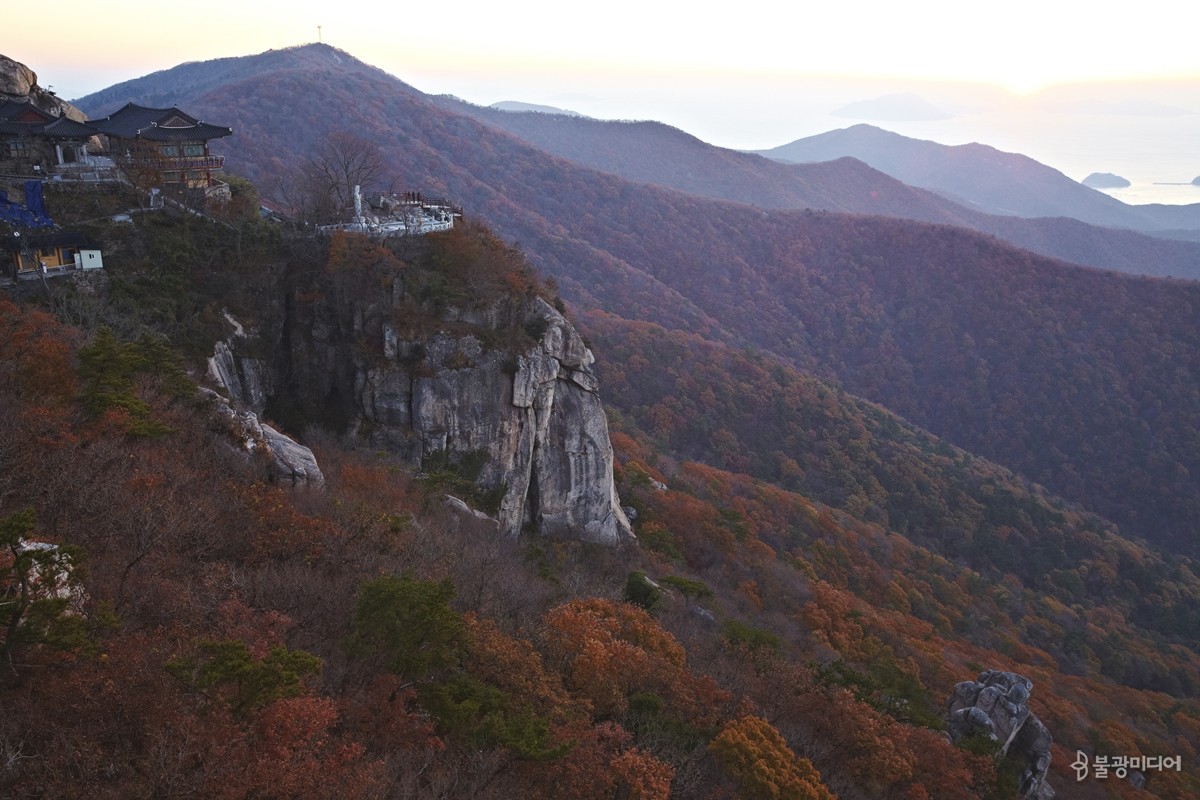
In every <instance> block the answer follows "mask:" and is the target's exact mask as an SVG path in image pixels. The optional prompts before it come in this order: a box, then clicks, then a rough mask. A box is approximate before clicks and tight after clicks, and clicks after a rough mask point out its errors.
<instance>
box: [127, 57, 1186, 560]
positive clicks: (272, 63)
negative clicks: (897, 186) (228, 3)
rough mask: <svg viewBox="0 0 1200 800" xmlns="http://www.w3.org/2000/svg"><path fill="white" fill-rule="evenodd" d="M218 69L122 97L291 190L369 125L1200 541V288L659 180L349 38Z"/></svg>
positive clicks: (977, 441) (753, 326)
mask: <svg viewBox="0 0 1200 800" xmlns="http://www.w3.org/2000/svg"><path fill="white" fill-rule="evenodd" d="M216 65H217V67H219V68H218V69H215V71H213V73H212V74H211V75H209V76H208V78H206V79H205V80H204V81H200V80H199V79H198V78H197V77H196V73H197V72H198V71H203V70H202V69H201V68H202V66H203V65H189V66H188V67H187V69H186V70H184V71H183V72H180V73H179V74H175V73H173V72H172V71H169V72H167V73H165V74H162V75H156V76H151V77H149V78H145V79H141V80H140V81H137V82H132V83H130V84H125V85H123V86H121V87H117V88H116V89H114V90H112V91H121V92H125V93H128V92H130V91H144V92H146V93H148V94H149V95H151V96H154V97H161V98H163V99H164V100H165V99H171V100H173V101H180V102H186V103H187V104H188V105H189V106H192V107H195V108H197V109H199V110H200V111H201V112H203V113H204V115H205V116H207V117H210V118H212V119H220V120H222V121H223V122H226V123H232V124H233V125H234V127H235V128H236V129H237V130H238V131H239V135H238V136H237V137H234V138H233V139H230V140H229V143H230V154H231V158H236V159H237V160H238V162H239V163H240V164H242V165H243V166H244V167H245V169H246V171H247V172H249V173H250V174H251V175H252V176H254V177H256V178H259V179H260V180H261V181H262V182H263V184H264V187H263V190H264V191H266V192H268V193H269V192H270V191H272V190H273V189H274V190H278V191H280V192H282V193H283V194H286V191H285V190H286V188H287V187H286V186H282V185H281V184H280V181H279V176H287V175H288V174H290V173H293V172H294V171H295V168H296V167H297V166H298V165H299V164H302V163H303V161H304V160H305V159H306V158H309V157H311V156H313V155H315V154H317V153H318V152H319V150H320V148H321V146H322V142H323V141H325V140H326V138H327V137H328V136H329V134H331V133H332V132H334V131H335V130H342V129H345V128H346V127H347V126H348V127H349V129H350V130H353V131H354V134H355V136H358V137H360V138H361V139H362V140H363V141H364V142H366V143H367V144H369V145H371V146H374V147H377V148H378V149H379V152H380V154H381V155H382V156H383V157H384V160H385V161H386V163H387V164H388V165H389V171H388V173H387V174H386V175H384V176H383V178H382V180H381V181H380V183H381V184H390V185H392V186H394V187H407V186H421V187H425V189H426V190H427V191H428V192H429V193H430V194H439V195H446V196H451V197H454V198H456V200H458V201H460V202H461V203H463V204H464V205H466V206H467V207H469V208H470V209H471V213H472V214H474V215H478V216H479V217H481V218H483V219H486V220H487V221H488V222H489V223H490V224H492V225H494V226H495V227H496V228H497V230H498V231H499V232H500V233H501V234H502V235H504V236H506V237H507V238H509V239H510V240H512V241H517V242H521V243H522V244H524V245H525V246H526V247H527V249H528V250H529V252H530V253H531V257H532V258H533V259H534V261H535V264H537V265H538V266H539V267H540V268H541V269H543V270H544V271H545V272H546V273H547V274H548V275H550V276H552V277H553V278H554V279H555V280H557V281H558V282H559V284H560V285H561V287H562V291H563V293H564V295H565V296H566V297H567V298H568V299H572V300H575V301H577V302H579V303H581V304H586V305H589V306H595V307H598V308H603V309H605V310H608V311H610V312H612V313H615V314H618V315H619V316H622V317H624V318H627V319H645V320H652V321H655V322H658V323H660V324H663V325H666V326H668V327H671V328H679V329H682V330H686V331H689V332H692V333H697V334H700V335H703V336H706V337H708V338H712V339H715V340H718V341H725V342H728V343H735V344H741V345H753V346H756V347H759V348H761V349H762V350H764V351H765V352H768V353H770V354H772V355H774V356H775V357H777V358H779V359H780V360H782V361H784V362H785V363H789V364H792V365H794V366H798V367H801V368H803V369H806V370H810V371H814V372H815V373H816V374H818V375H820V376H823V377H826V378H830V379H835V380H838V381H840V382H841V383H842V385H843V386H845V388H846V389H848V390H850V391H852V392H854V393H855V394H859V395H862V396H864V397H866V398H868V399H871V400H874V401H876V402H879V403H882V404H884V405H886V406H888V407H889V408H891V409H892V410H894V411H896V412H898V413H900V414H901V415H903V416H905V417H906V418H908V419H910V420H911V421H913V422H915V423H917V424H919V425H922V426H924V427H926V428H927V429H929V430H930V431H932V432H933V433H935V434H938V435H942V436H945V437H947V438H948V439H950V440H951V441H952V442H954V443H955V444H957V445H959V446H961V447H964V448H966V449H968V450H971V451H973V452H978V453H979V454H981V455H983V456H986V457H988V458H991V459H993V460H996V461H998V462H1000V463H1002V464H1004V465H1005V466H1007V467H1009V468H1011V469H1013V470H1015V471H1017V472H1020V473H1023V474H1026V475H1027V476H1028V477H1030V478H1032V479H1034V480H1036V481H1038V482H1041V483H1044V484H1045V485H1046V486H1047V487H1048V488H1050V489H1051V490H1052V491H1053V492H1055V493H1057V494H1061V495H1063V496H1064V497H1066V498H1068V499H1070V500H1072V501H1075V502H1078V503H1080V504H1082V505H1083V506H1084V507H1086V508H1090V509H1092V510H1095V511H1098V512H1100V513H1102V514H1104V515H1106V516H1109V517H1110V518H1111V519H1113V520H1114V521H1115V522H1117V523H1118V524H1119V525H1121V527H1122V529H1123V530H1124V531H1126V532H1127V533H1130V534H1133V535H1136V536H1144V537H1148V538H1150V539H1153V540H1154V541H1158V542H1162V543H1167V544H1169V545H1170V546H1172V547H1174V548H1177V549H1180V550H1183V551H1186V552H1195V542H1194V541H1193V539H1194V537H1193V532H1194V531H1195V530H1196V527H1197V524H1198V523H1200V510H1198V508H1197V503H1196V499H1195V492H1194V485H1193V483H1194V482H1193V481H1192V480H1191V477H1190V476H1192V475H1194V474H1196V464H1195V453H1196V452H1197V450H1196V448H1195V442H1194V439H1195V431H1196V430H1198V429H1200V426H1198V425H1197V424H1196V421H1195V414H1196V411H1195V409H1196V408H1197V405H1196V403H1195V397H1196V384H1197V380H1198V379H1197V375H1198V370H1197V368H1196V364H1197V359H1198V358H1200V355H1198V353H1197V342H1198V341H1200V339H1198V338H1197V337H1196V336H1195V333H1194V328H1195V324H1196V318H1197V317H1196V314H1195V301H1196V290H1195V288H1194V284H1191V283H1171V282H1164V281H1151V280H1144V279H1133V278H1121V277H1119V276H1116V275H1110V274H1103V273H1100V272H1096V271H1090V270H1086V269H1080V268H1074V267H1069V266H1066V265H1064V264H1063V263H1061V262H1054V261H1050V260H1047V259H1042V258H1038V257H1034V256H1031V255H1029V254H1028V253H1025V252H1022V251H1019V250H1016V249H1014V248H1011V247H1009V246H1007V245H1004V244H1002V243H1000V242H997V241H996V240H994V239H990V238H988V237H983V236H980V235H978V234H971V233H966V232H964V231H962V230H960V229H955V228H950V227H945V226H928V225H920V224H916V223H912V222H905V221H902V220H896V219H882V218H871V219H868V218H863V217H851V216H842V215H836V214H826V213H814V212H785V211H773V212H769V211H763V210H761V209H758V208H753V207H750V206H747V205H732V204H728V203H720V202H716V201H713V200H709V199H705V198H702V197H699V196H695V195H688V194H681V193H678V192H671V191H668V190H665V189H658V188H653V187H648V186H640V185H637V184H634V183H631V182H628V181H624V180H621V179H619V178H617V177H615V176H612V175H609V174H602V173H598V172H592V171H589V170H584V169H581V168H579V167H577V166H574V165H572V164H569V163H568V162H565V161H561V160H558V159H556V158H554V157H551V156H548V155H547V154H545V153H544V152H541V151H538V150H536V149H533V148H531V147H529V146H527V145H525V144H523V143H521V142H520V141H518V140H516V139H514V138H511V137H508V136H506V135H504V134H501V133H499V132H495V131H493V130H490V129H488V128H486V127H482V126H481V125H480V124H479V123H477V122H476V121H474V120H473V119H470V118H467V117H464V116H457V115H453V114H450V113H448V112H446V111H444V110H441V109H439V108H437V107H435V106H434V104H432V103H431V102H430V101H429V100H428V99H426V98H424V96H423V95H421V94H420V93H419V92H416V91H415V90H413V89H411V88H410V87H407V86H405V85H404V84H402V83H400V82H399V81H396V80H395V79H394V78H391V77H390V76H386V75H385V74H383V73H381V72H379V71H378V70H374V69H372V68H369V67H366V66H365V65H362V64H361V63H359V62H356V61H353V59H350V58H349V57H348V56H347V55H346V54H338V53H336V52H335V51H332V50H331V49H329V48H320V47H315V46H313V47H307V48H301V49H298V50H295V51H288V52H287V53H282V54H281V53H271V54H266V55H264V56H261V57H252V58H247V59H244V60H241V61H238V62H236V66H237V67H238V69H236V70H235V69H234V68H233V67H234V66H235V65H231V64H229V63H226V62H216ZM193 86H201V87H203V88H204V91H202V92H201V93H198V94H191V93H190V92H191V90H192V87H193ZM297 96H304V97H306V98H308V101H309V102H306V104H305V105H304V106H303V107H302V108H301V107H297V106H295V105H294V104H293V103H292V102H291V98H294V97H297ZM334 109H337V110H338V111H337V113H333V110H334ZM348 115H349V116H348ZM834 166H836V165H834ZM1128 236H1131V237H1136V236H1137V235H1136V234H1128ZM1133 244H1134V243H1133V242H1132V241H1131V242H1130V245H1131V246H1132V245H1133ZM1161 244H1162V245H1164V246H1170V245H1172V243H1169V242H1162V243H1161ZM1134 250H1135V251H1136V252H1137V253H1140V254H1141V256H1142V257H1144V258H1147V259H1149V260H1150V261H1153V255H1152V254H1151V255H1146V252H1147V251H1141V250H1137V249H1136V248H1134ZM1100 443H1102V446H1101V444H1100Z"/></svg>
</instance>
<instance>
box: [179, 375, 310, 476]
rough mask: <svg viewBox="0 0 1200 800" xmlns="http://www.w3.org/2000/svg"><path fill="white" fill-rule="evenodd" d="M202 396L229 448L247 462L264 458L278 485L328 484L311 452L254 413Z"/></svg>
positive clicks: (219, 398)
mask: <svg viewBox="0 0 1200 800" xmlns="http://www.w3.org/2000/svg"><path fill="white" fill-rule="evenodd" d="M200 393H201V395H202V396H203V397H204V398H205V399H206V400H208V401H209V402H210V403H211V404H212V414H213V420H214V421H215V422H216V423H217V424H218V428H219V429H220V430H221V431H222V432H223V433H224V434H225V435H226V436H227V437H228V440H229V445H230V447H232V448H233V449H234V450H235V451H237V452H239V453H242V454H244V455H245V456H246V458H247V459H252V458H260V459H263V460H264V461H265V463H266V465H267V467H268V469H269V471H270V475H271V478H272V479H273V480H274V481H275V482H276V483H279V484H283V485H286V486H294V487H298V488H299V487H306V488H313V489H315V488H320V487H322V486H324V485H325V476H324V475H323V474H322V473H321V467H320V466H319V465H318V464H317V459H316V456H314V455H313V451H312V450H310V449H309V448H307V447H305V446H304V445H302V444H300V443H299V442H297V441H296V440H294V439H292V438H291V437H289V436H286V435H284V434H282V433H280V432H279V431H277V430H275V429H274V428H272V427H271V426H270V425H267V424H266V423H264V422H261V421H259V419H258V415H257V414H255V413H254V412H253V411H239V410H237V409H235V408H234V407H233V406H232V405H230V403H229V401H228V400H226V399H225V398H224V397H222V396H221V395H219V394H217V393H216V392H214V391H212V390H210V389H201V390H200Z"/></svg>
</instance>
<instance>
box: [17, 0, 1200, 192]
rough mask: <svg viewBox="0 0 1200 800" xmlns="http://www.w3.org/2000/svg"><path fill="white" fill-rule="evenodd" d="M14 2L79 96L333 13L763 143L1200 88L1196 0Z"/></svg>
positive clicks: (716, 136)
mask: <svg viewBox="0 0 1200 800" xmlns="http://www.w3.org/2000/svg"><path fill="white" fill-rule="evenodd" d="M9 6H10V7H8V8H6V9H5V11H4V12H3V17H2V19H0V24H2V26H3V27H0V53H3V54H5V55H7V56H9V57H10V58H14V59H16V60H17V61H21V62H23V63H25V64H27V65H29V66H30V67H32V68H33V69H34V70H35V71H36V72H37V73H38V75H39V80H40V83H41V84H42V85H43V86H46V85H49V86H53V87H54V89H55V90H56V91H57V92H58V93H59V95H60V96H63V97H67V98H74V97H80V96H82V95H85V94H88V93H90V92H93V91H96V90H98V89H102V88H105V87H107V86H110V85H112V84H114V83H118V82H120V81H123V80H127V79H129V78H134V77H139V76H141V75H145V74H147V73H150V72H154V71H157V70H160V69H166V68H169V67H172V66H175V65H176V64H178V63H181V62H183V61H200V60H207V59H211V58H218V57H224V56H241V55H249V54H253V53H258V52H261V51H263V50H267V49H271V48H282V47H289V46H292V45H297V44H303V43H307V42H311V41H315V40H317V37H318V26H319V27H320V34H319V35H320V37H321V39H322V40H323V41H324V42H326V43H328V44H331V45H334V46H336V47H339V48H341V49H343V50H346V51H348V52H349V53H350V54H351V55H353V56H355V57H357V58H359V59H361V60H363V61H366V62H368V63H370V64H373V65H375V66H377V67H380V68H382V69H384V70H386V71H387V72H390V73H392V74H394V75H396V76H397V77H399V78H400V79H401V80H404V81H405V82H407V83H409V84H411V85H413V86H415V87H416V88H417V89H420V90H422V91H425V92H429V93H433V94H441V93H449V94H455V95H458V96H459V97H462V98H464V99H466V100H470V101H472V102H475V103H480V104H485V105H486V104H490V103H493V102H496V101H500V100H523V101H526V102H533V103H545V104H550V105H557V106H560V107H564V108H570V109H573V110H576V111H580V112H581V113H585V114H589V115H592V116H597V117H602V118H618V119H648V118H649V119H657V120H661V121H664V122H668V123H669V124H672V125H676V126H678V127H680V128H683V129H684V130H687V131H688V132H690V133H693V134H695V135H697V136H699V137H700V138H702V139H705V140H706V141H709V142H712V143H714V144H719V145H723V146H727V147H737V148H746V149H751V148H766V147H772V146H775V145H778V144H783V143H784V142H787V141H790V140H792V139H795V138H799V137H800V136H805V135H811V134H813V133H818V132H821V131H822V130H827V129H829V128H830V127H835V126H836V125H831V124H830V118H829V116H828V115H829V114H830V112H832V111H834V110H835V109H837V108H838V107H840V106H842V105H845V104H847V103H851V102H854V101H859V100H864V99H870V98H871V97H873V96H877V95H878V94H882V93H886V92H892V91H919V93H920V94H921V95H922V96H923V97H928V98H929V99H931V100H932V101H933V102H935V103H937V104H939V105H940V106H942V107H945V108H946V109H947V110H948V111H950V112H951V113H952V114H954V115H956V116H958V117H961V116H962V115H964V114H972V113H975V114H980V113H988V114H992V116H993V119H994V120H1000V121H1002V122H1004V123H1006V124H1007V125H1008V127H1009V129H1010V130H1009V132H1008V134H1010V135H1011V139H1010V141H995V140H994V139H993V140H992V141H988V140H987V138H986V136H989V135H991V136H993V137H1000V138H1001V139H1003V138H1004V137H1005V136H1006V135H1008V134H1006V133H1005V132H1004V131H999V132H997V133H995V134H992V133H991V132H989V133H986V134H985V133H974V132H972V131H971V130H968V129H965V128H961V126H960V128H954V127H953V126H943V127H942V128H934V129H932V130H933V133H930V134H927V138H933V139H937V140H939V141H944V142H946V143H954V142H953V141H950V140H951V139H953V138H955V137H965V138H963V139H962V140H964V141H970V140H971V139H979V140H981V141H987V143H989V144H995V145H996V146H1000V147H1010V148H1015V147H1017V146H1021V145H1022V143H1023V141H1024V140H1023V139H1022V136H1023V133H1022V131H1021V129H1020V125H1022V124H1024V123H1018V122H1015V121H1014V120H1015V118H1016V116H1018V115H1016V114H1013V113H1009V112H1008V111H1006V110H1005V109H1006V107H1007V108H1011V107H1012V105H1011V104H1012V103H1013V102H1019V101H1020V96H1021V95H1023V94H1028V93H1030V92H1033V91H1035V90H1039V89H1043V88H1044V87H1047V86H1051V85H1055V84H1062V83H1066V82H1073V81H1085V80H1086V81H1098V80H1103V81H1113V80H1121V81H1128V80H1130V79H1140V78H1156V79H1157V78H1189V79H1191V80H1192V81H1193V83H1192V86H1191V87H1190V89H1195V87H1196V86H1200V47H1196V42H1195V36H1196V28H1195V25H1194V24H1192V23H1193V22H1194V21H1195V20H1194V19H1193V18H1194V17H1195V12H1194V11H1189V10H1186V9H1187V4H1185V3H1180V2H1179V0H1141V2H1139V3H1137V4H1135V5H1134V6H1128V5H1114V4H1108V3H1096V2H1095V0H1088V2H1081V1H1080V0H1007V2H1005V3H1003V4H999V3H988V4H982V3H976V4H972V3H964V2H962V0H907V2H903V3H900V2H895V0H886V2H884V1H883V0H880V1H878V2H875V1H872V2H864V0H840V2H825V3H805V4H801V3H794V2H793V3H771V2H758V3H749V2H726V3H720V4H717V3H700V2H695V1H694V0H693V2H689V3H654V2H647V0H636V1H635V0H608V2H606V3H591V4H587V5H586V6H585V5H575V4H571V3H567V2H563V0H554V2H551V1H550V0H450V2H442V3H433V2H422V3H412V2H403V0H393V1H392V2H389V3H386V4H385V3H377V2H362V1H360V2H355V3H351V2H339V3H329V2H313V1H312V0H291V1H290V2H286V3H285V2H274V1H273V0H272V1H270V2H260V0H239V1H238V2H234V1H233V0H208V2H203V3H161V2H153V3H151V2H142V1H141V0H133V1H132V2H124V3H122V4H120V8H121V11H120V12H117V11H115V10H113V9H115V8H116V6H114V5H113V4H111V3H109V4H105V3H95V2H86V3H85V2H82V1H81V0H58V2H55V3H53V4H51V5H49V6H42V5H41V4H40V3H32V2H23V3H19V4H11V3H10V4H9ZM13 6H15V7H13ZM1185 17H1187V19H1185ZM912 79H919V80H922V81H925V83H921V84H913V83H912ZM914 86H915V87H916V88H915V89H914ZM1190 89H1189V91H1190ZM1196 95H1200V92H1192V96H1191V97H1190V99H1191V100H1192V101H1191V103H1190V107H1187V106H1189V103H1188V100H1189V95H1186V94H1185V95H1183V100H1182V101H1181V100H1179V99H1178V98H1175V100H1174V101H1173V102H1174V105H1175V106H1178V104H1179V103H1180V102H1182V103H1183V104H1184V106H1185V107H1186V108H1185V109H1184V110H1187V111H1190V112H1191V113H1192V115H1193V118H1194V119H1196V120H1200V96H1196ZM1006 104H1008V105H1007V106H1006ZM843 124H851V123H850V122H845V123H843ZM1038 124H1040V123H1038ZM1029 125H1030V126H1031V127H1032V126H1034V123H1029ZM889 127H892V128H893V129H897V130H899V131H900V132H902V133H904V132H907V131H904V130H902V126H889ZM1002 127H1003V126H1002ZM1031 132H1032V131H1026V133H1031ZM1186 133H1189V132H1185V134H1186ZM1197 133H1200V132H1197ZM910 135H912V134H910ZM1196 138H1197V139H1200V135H1198V136H1197V137H1196ZM1066 149H1067V151H1068V152H1067V155H1072V152H1071V150H1072V148H1070V147H1068V148H1066ZM1159 149H1162V145H1159ZM1024 152H1028V150H1025V151H1024ZM1031 155H1034V156H1035V157H1038V155H1039V154H1037V153H1031ZM1043 157H1044V156H1043ZM1083 168H1084V165H1082V164H1081V165H1080V166H1079V169H1083ZM1097 168H1099V166H1098V167H1097ZM1196 169H1197V170H1200V164H1198V165H1197V166H1196ZM1189 178H1190V176H1189Z"/></svg>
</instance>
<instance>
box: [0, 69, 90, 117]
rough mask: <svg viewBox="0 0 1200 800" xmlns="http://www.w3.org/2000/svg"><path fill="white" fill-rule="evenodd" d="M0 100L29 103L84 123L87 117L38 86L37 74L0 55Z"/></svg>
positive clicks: (56, 114)
mask: <svg viewBox="0 0 1200 800" xmlns="http://www.w3.org/2000/svg"><path fill="white" fill-rule="evenodd" d="M0 99H8V100H17V101H25V100H27V101H29V102H30V103H33V104H34V105H35V106H37V107H38V108H40V109H42V110H43V111H47V112H49V113H51V114H54V115H55V116H64V117H67V118H69V119H73V120H75V121H76V122H84V121H85V120H87V115H86V114H84V113H83V112H82V111H80V110H79V109H78V108H76V107H75V106H73V105H71V104H70V103H68V102H67V101H65V100H61V99H59V98H58V96H57V95H55V94H54V93H53V92H51V91H49V90H48V89H43V88H42V87H41V86H38V78H37V73H35V72H34V71H33V70H31V69H30V68H29V67H27V66H25V65H24V64H22V63H20V62H19V61H14V60H13V59H11V58H9V57H8V56H5V55H0Z"/></svg>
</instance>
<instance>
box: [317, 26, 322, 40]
mask: <svg viewBox="0 0 1200 800" xmlns="http://www.w3.org/2000/svg"><path fill="white" fill-rule="evenodd" d="M317 44H321V26H320V25H318V26H317Z"/></svg>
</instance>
